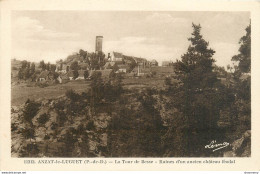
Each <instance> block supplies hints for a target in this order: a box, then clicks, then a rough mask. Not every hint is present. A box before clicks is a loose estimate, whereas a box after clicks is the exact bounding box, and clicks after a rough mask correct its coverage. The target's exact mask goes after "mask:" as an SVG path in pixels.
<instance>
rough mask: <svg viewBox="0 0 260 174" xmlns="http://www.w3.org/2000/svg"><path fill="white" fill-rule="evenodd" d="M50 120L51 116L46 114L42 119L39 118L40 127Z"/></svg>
mask: <svg viewBox="0 0 260 174" xmlns="http://www.w3.org/2000/svg"><path fill="white" fill-rule="evenodd" d="M49 119H50V115H49V114H46V113H44V114H42V115H40V117H39V118H38V122H39V124H40V125H44V124H45V123H46V122H47V121H48V120H49Z"/></svg>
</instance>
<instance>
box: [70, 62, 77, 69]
mask: <svg viewBox="0 0 260 174" xmlns="http://www.w3.org/2000/svg"><path fill="white" fill-rule="evenodd" d="M70 69H71V70H72V71H78V70H79V64H78V62H77V61H74V62H72V64H71V65H70Z"/></svg>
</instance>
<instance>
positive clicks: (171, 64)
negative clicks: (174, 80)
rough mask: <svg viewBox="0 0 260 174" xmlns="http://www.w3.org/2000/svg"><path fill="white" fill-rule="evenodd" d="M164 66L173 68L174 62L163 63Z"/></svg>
mask: <svg viewBox="0 0 260 174" xmlns="http://www.w3.org/2000/svg"><path fill="white" fill-rule="evenodd" d="M162 66H164V67H165V66H173V62H172V61H162Z"/></svg>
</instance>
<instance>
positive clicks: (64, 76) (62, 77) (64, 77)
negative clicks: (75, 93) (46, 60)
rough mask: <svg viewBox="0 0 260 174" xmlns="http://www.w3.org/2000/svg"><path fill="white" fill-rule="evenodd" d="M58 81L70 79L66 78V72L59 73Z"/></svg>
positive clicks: (63, 81) (64, 81)
mask: <svg viewBox="0 0 260 174" xmlns="http://www.w3.org/2000/svg"><path fill="white" fill-rule="evenodd" d="M57 80H58V82H59V83H66V82H68V81H69V80H70V79H69V78H68V76H67V74H60V75H59V76H58V78H57Z"/></svg>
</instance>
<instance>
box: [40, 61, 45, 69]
mask: <svg viewBox="0 0 260 174" xmlns="http://www.w3.org/2000/svg"><path fill="white" fill-rule="evenodd" d="M39 68H41V69H42V71H44V70H45V69H46V64H45V63H44V60H42V61H40V65H39Z"/></svg>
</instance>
